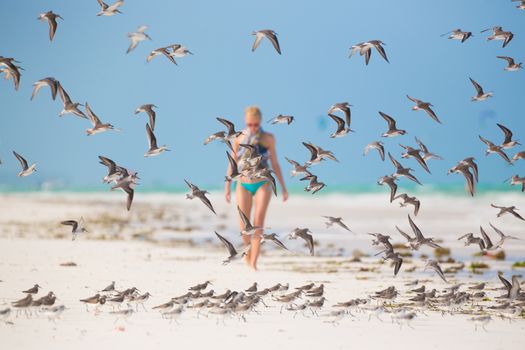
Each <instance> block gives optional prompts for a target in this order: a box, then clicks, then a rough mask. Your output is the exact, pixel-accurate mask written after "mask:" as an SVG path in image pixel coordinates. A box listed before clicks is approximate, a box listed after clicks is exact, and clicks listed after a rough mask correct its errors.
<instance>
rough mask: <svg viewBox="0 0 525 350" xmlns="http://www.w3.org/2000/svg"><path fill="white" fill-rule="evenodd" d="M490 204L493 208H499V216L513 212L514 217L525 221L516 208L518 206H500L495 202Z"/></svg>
mask: <svg viewBox="0 0 525 350" xmlns="http://www.w3.org/2000/svg"><path fill="white" fill-rule="evenodd" d="M490 206H491V207H492V208H496V209H499V213H498V214H497V217H498V218H499V217H500V216H502V215H504V214H511V215H513V216H514V217H516V218H518V219H520V220H523V221H525V219H524V218H523V217H522V216H521V215H520V214H518V213H517V212H516V210H518V208H516V207H515V206H514V205H512V206H510V207H503V206H499V205H495V204H492V203H491V204H490Z"/></svg>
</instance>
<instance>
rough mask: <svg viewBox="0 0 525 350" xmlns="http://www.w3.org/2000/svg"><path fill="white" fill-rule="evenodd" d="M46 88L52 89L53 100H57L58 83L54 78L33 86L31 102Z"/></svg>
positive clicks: (40, 81)
mask: <svg viewBox="0 0 525 350" xmlns="http://www.w3.org/2000/svg"><path fill="white" fill-rule="evenodd" d="M44 86H49V88H50V89H51V98H53V101H54V100H55V98H56V96H57V89H58V81H57V80H56V79H55V78H52V77H48V78H44V79H40V80H39V81H37V82H35V83H34V84H33V93H32V94H31V100H33V99H34V98H35V96H36V94H37V93H38V91H40V89H41V88H42V87H44Z"/></svg>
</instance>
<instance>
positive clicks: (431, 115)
mask: <svg viewBox="0 0 525 350" xmlns="http://www.w3.org/2000/svg"><path fill="white" fill-rule="evenodd" d="M424 110H425V112H427V114H428V115H429V116H430V117H431V118H432V119H434V120H435V121H437V122H438V123H439V124H442V123H441V120H439V118H438V116H437V115H436V113H434V111H433V110H432V108H430V107H425V108H424Z"/></svg>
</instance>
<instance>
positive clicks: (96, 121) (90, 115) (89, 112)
mask: <svg viewBox="0 0 525 350" xmlns="http://www.w3.org/2000/svg"><path fill="white" fill-rule="evenodd" d="M86 113H87V115H88V118H89V120H90V121H91V124H93V126H97V125H98V124H100V119H99V118H98V117H97V115H96V114H95V113H93V111H92V110H91V108H90V107H89V104H88V103H87V102H86Z"/></svg>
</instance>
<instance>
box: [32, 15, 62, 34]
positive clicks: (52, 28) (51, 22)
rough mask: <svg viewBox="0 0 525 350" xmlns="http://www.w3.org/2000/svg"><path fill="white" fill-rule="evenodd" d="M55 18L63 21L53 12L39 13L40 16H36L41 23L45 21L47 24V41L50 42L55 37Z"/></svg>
mask: <svg viewBox="0 0 525 350" xmlns="http://www.w3.org/2000/svg"><path fill="white" fill-rule="evenodd" d="M57 18H60V19H62V20H63V18H62V17H61V16H60V15H59V14H56V13H53V11H47V12H45V13H41V14H40V16H38V18H37V19H39V20H41V21H47V23H48V24H49V40H51V41H53V38H54V37H55V32H56V31H57V26H58V24H57Z"/></svg>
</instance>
